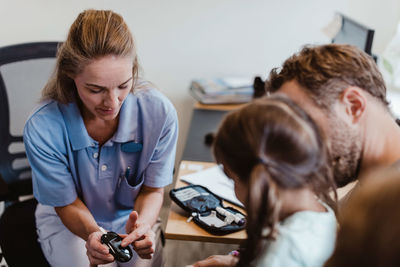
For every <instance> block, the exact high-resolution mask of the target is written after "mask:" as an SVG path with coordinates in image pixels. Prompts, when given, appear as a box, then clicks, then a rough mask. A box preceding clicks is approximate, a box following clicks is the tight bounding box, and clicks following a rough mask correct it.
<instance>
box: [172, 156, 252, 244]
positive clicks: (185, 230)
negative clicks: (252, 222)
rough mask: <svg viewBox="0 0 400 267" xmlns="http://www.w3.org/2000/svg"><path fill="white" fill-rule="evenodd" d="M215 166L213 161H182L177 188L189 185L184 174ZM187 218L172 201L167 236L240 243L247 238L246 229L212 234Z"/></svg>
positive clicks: (177, 238) (227, 204)
mask: <svg viewBox="0 0 400 267" xmlns="http://www.w3.org/2000/svg"><path fill="white" fill-rule="evenodd" d="M213 166H215V164H214V163H211V162H199V161H182V162H181V164H180V167H179V173H178V178H177V181H176V184H175V188H179V187H182V186H185V185H187V184H186V183H185V182H182V181H181V180H180V177H181V176H182V175H185V174H189V173H193V172H197V171H200V170H204V169H207V168H210V167H213ZM224 205H226V206H232V207H234V208H236V209H238V210H240V211H242V212H244V211H243V209H241V208H239V207H237V206H235V205H233V204H231V203H224ZM187 219H188V214H187V213H186V212H185V211H184V210H183V209H182V208H180V207H179V206H178V205H176V204H175V203H174V202H171V208H170V211H169V214H168V221H167V227H166V229H165V238H167V239H175V240H190V241H202V242H213V243H226V244H239V243H241V242H242V241H243V240H244V239H245V238H246V232H245V230H242V231H239V232H236V233H232V234H228V235H223V236H216V235H212V234H209V233H207V232H206V231H205V230H203V229H202V228H200V227H199V226H198V225H197V224H195V223H194V222H193V221H191V222H189V223H188V222H187Z"/></svg>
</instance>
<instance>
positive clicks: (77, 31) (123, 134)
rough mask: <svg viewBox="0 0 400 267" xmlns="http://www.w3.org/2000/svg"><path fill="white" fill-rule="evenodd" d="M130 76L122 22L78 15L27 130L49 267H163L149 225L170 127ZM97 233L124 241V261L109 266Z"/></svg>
mask: <svg viewBox="0 0 400 267" xmlns="http://www.w3.org/2000/svg"><path fill="white" fill-rule="evenodd" d="M138 69H139V65H138V60H137V55H136V49H135V44H134V41H133V37H132V34H131V32H130V31H129V29H128V26H127V24H126V23H125V21H124V20H123V18H122V17H121V16H120V15H118V14H116V13H114V12H112V11H109V10H86V11H84V12H82V13H80V14H79V15H78V17H77V18H76V20H75V21H74V23H73V24H72V26H71V28H70V30H69V34H68V37H67V40H66V41H65V42H64V43H62V44H61V46H60V47H59V49H58V54H57V65H56V68H55V71H54V73H53V76H52V77H51V78H50V80H49V82H48V83H47V85H46V86H45V88H44V90H43V97H42V102H41V103H40V104H39V106H38V107H37V108H36V109H35V110H34V111H33V113H32V115H31V116H30V118H29V119H28V121H27V122H26V125H25V129H24V142H25V147H26V152H27V156H28V159H29V162H30V165H31V167H32V178H33V189H34V195H35V198H36V199H37V200H38V202H39V204H38V206H37V209H36V226H37V232H38V236H39V241H40V244H41V247H42V250H43V252H44V254H45V256H46V258H47V260H48V261H49V263H50V264H51V265H52V266H57V267H60V266H61V267H62V266H66V267H67V266H68V267H69V266H88V265H89V263H90V264H91V265H93V266H95V265H98V264H108V263H111V266H117V265H118V266H125V267H127V266H139V265H140V266H148V265H153V266H162V264H163V263H162V259H161V257H160V256H161V249H162V246H159V244H161V242H159V241H160V238H157V237H159V232H160V227H159V226H160V224H159V222H158V220H157V219H158V215H159V211H160V208H161V205H162V201H163V192H164V189H163V188H164V186H166V185H168V184H169V183H171V181H172V174H173V168H174V161H175V148H176V141H177V134H178V129H177V127H178V122H177V115H176V111H175V109H174V107H173V105H172V104H171V102H170V101H169V100H168V99H167V98H166V97H165V96H163V95H162V94H161V93H160V92H159V91H158V90H156V89H155V88H153V87H152V86H151V84H150V83H148V82H143V81H141V80H140V79H139V78H138ZM101 227H102V228H104V229H106V230H108V231H113V232H116V233H118V234H124V235H122V236H123V237H124V239H123V240H122V242H121V246H122V247H126V246H128V245H132V248H133V250H134V252H133V257H132V258H131V259H130V260H129V261H128V262H126V263H120V262H114V260H115V259H114V257H113V255H112V254H110V250H109V248H108V247H107V246H106V245H105V244H102V242H101V236H102V232H101V231H100V230H101ZM157 233H158V235H157ZM85 246H86V248H85ZM151 258H153V262H152V261H149V260H147V261H145V260H143V259H151ZM128 259H129V257H127V259H124V260H125V261H126V260H128Z"/></svg>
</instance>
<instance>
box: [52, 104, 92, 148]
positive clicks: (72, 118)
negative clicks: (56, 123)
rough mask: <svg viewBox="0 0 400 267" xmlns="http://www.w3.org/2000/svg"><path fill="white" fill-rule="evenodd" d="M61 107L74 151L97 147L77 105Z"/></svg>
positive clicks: (62, 105)
mask: <svg viewBox="0 0 400 267" xmlns="http://www.w3.org/2000/svg"><path fill="white" fill-rule="evenodd" d="M59 106H60V110H61V112H62V114H63V116H64V121H65V125H66V127H67V131H68V137H69V140H70V141H71V145H72V149H73V150H80V149H83V148H86V147H89V146H95V145H96V143H97V142H96V141H95V140H93V138H91V137H90V136H89V134H88V132H87V130H86V127H85V124H84V122H83V118H82V115H81V112H80V110H79V108H78V106H77V104H76V103H68V104H59Z"/></svg>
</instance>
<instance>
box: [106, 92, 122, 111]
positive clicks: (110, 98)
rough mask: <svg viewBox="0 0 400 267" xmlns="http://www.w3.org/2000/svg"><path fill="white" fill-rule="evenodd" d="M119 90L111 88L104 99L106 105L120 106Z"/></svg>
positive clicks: (111, 106)
mask: <svg viewBox="0 0 400 267" xmlns="http://www.w3.org/2000/svg"><path fill="white" fill-rule="evenodd" d="M118 96H119V95H118V91H116V90H111V91H110V92H109V93H108V94H107V95H106V97H105V99H104V105H106V106H107V107H110V108H115V107H117V106H118V104H119V103H118V102H119V100H118Z"/></svg>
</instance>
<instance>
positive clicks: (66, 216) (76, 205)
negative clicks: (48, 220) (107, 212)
mask: <svg viewBox="0 0 400 267" xmlns="http://www.w3.org/2000/svg"><path fill="white" fill-rule="evenodd" d="M55 210H56V212H57V214H58V216H59V217H60V219H61V221H62V222H63V224H64V225H65V226H66V227H67V228H68V229H69V230H70V231H71V232H72V233H74V234H75V235H77V236H79V237H81V238H82V239H83V240H85V241H86V240H87V238H88V236H89V235H90V234H91V233H93V232H96V231H99V226H98V225H97V223H96V221H95V219H94V218H93V215H92V213H91V212H90V211H89V209H88V208H87V207H86V205H85V204H84V203H83V202H82V200H80V199H79V198H76V199H75V201H74V202H72V203H71V204H69V205H67V206H64V207H55Z"/></svg>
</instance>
